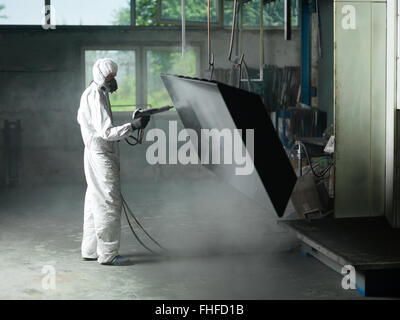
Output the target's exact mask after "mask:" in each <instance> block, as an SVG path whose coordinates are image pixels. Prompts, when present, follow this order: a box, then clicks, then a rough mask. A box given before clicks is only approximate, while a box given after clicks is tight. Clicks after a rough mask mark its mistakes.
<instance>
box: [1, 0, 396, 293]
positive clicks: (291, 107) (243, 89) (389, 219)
mask: <svg viewBox="0 0 400 320" xmlns="http://www.w3.org/2000/svg"><path fill="white" fill-rule="evenodd" d="M398 12H400V3H399V1H395V0H373V1H372V0H359V1H347V0H340V1H339V0H115V1H106V0H96V1H95V0H68V1H67V0H0V78H1V81H0V82H1V85H0V241H1V242H0V243H1V245H0V257H1V259H0V273H1V277H0V289H1V290H0V299H2V300H3V299H5V300H8V299H17V300H25V299H26V300H31V299H34V300H36V299H40V300H41V299H51V300H52V299H56V300H58V299H60V300H70V299H71V300H74V299H85V300H86V299H89V300H91V299H107V300H119V299H132V300H153V299H154V300H157V299H168V300H175V299H177V300H179V299H200V300H212V299H254V300H270V299H274V300H275V299H283V300H297V299H301V300H303V299H304V300H321V299H335V300H343V299H346V300H347V299H350V300H360V299H362V300H363V299H370V298H393V297H398V296H399V294H400V247H399V245H398V243H399V241H400V229H399V228H400V184H399V183H400V180H399V177H400V155H399V154H398V152H399V150H400V112H399V109H400V86H399V83H400V82H399V75H400V66H399V62H398V61H399V59H398V57H399V54H400V41H399V36H400V34H399V30H400V20H399V15H398ZM103 58H109V59H112V60H113V61H114V62H115V63H116V64H117V65H118V72H117V73H116V77H115V79H116V81H117V82H118V88H117V90H116V91H115V92H112V91H114V90H112V91H111V92H110V94H109V102H110V110H111V112H112V116H111V118H112V121H113V125H115V126H119V125H123V124H125V123H130V122H131V121H133V120H135V119H139V118H140V117H150V118H149V119H150V120H149V122H148V124H147V126H146V127H145V128H140V129H138V130H137V131H136V132H133V133H132V135H130V136H129V137H127V138H124V139H120V140H119V141H118V142H115V144H116V145H118V147H119V159H120V168H119V169H118V171H119V174H120V185H121V194H122V210H121V227H120V248H119V254H120V255H121V256H123V257H126V258H128V260H129V261H130V263H129V264H127V265H125V266H123V267H115V266H104V265H101V264H99V263H96V261H84V260H82V257H81V242H82V237H83V227H82V226H83V223H84V206H85V205H86V204H85V193H86V192H87V191H86V187H87V181H86V180H85V170H86V167H85V165H84V163H86V162H84V157H86V151H84V149H85V148H86V147H85V145H84V143H83V142H82V136H81V129H80V125H79V123H78V121H77V114H78V108H79V106H80V103H81V96H82V93H83V92H84V91H85V89H86V88H88V87H90V86H91V85H92V84H93V81H94V80H95V79H93V75H92V68H93V66H94V65H95V63H96V61H98V60H99V59H103ZM104 76H106V75H104ZM207 130H208V132H211V136H209V137H211V138H210V140H211V141H212V142H215V141H214V140H213V139H214V138H216V139H217V140H218V139H219V143H218V144H217V145H216V146H215V145H210V144H207V145H205V142H204V141H203V138H204V136H203V134H204V132H205V131H207ZM226 132H229V133H230V132H232V133H234V134H233V136H227V135H223V134H222V133H226ZM252 133H253V135H251V134H252ZM195 137H197V138H198V139H197V140H196V139H194V138H195ZM229 137H230V138H231V140H230V138H229ZM194 142H195V143H194ZM228 142H229V143H228ZM193 143H194V144H193ZM232 146H233V147H232ZM236 147H237V149H236ZM233 149H234V150H233ZM232 150H233V151H232ZM175 151H176V152H175ZM174 152H175V155H174ZM216 152H217V153H220V155H221V157H219V158H218V159H214V158H212V159H211V155H212V156H214V153H216ZM232 152H233V154H234V157H233V160H232V158H231V159H230V160H231V161H225V162H224V161H223V160H227V157H228V158H229V156H230V155H231V154H232ZM84 153H85V154H84ZM176 153H177V155H176ZM243 154H244V155H245V156H243ZM222 155H223V156H222ZM207 156H210V159H208V160H207V159H206V157H207ZM236 156H237V157H236ZM182 159H183V160H182ZM238 159H240V161H239V160H238ZM203 160H204V161H203ZM214 160H215V161H214ZM218 160H220V161H219V162H218ZM247 169H248V170H247ZM246 170H247V171H246ZM238 172H239V173H238ZM240 172H242V173H240ZM243 172H244V173H243ZM118 181H119V180H118ZM95 224H96V221H95Z"/></svg>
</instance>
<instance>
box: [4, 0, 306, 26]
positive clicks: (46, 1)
mask: <svg viewBox="0 0 400 320" xmlns="http://www.w3.org/2000/svg"><path fill="white" fill-rule="evenodd" d="M130 1H131V23H130V25H56V29H50V30H52V32H57V29H59V30H79V31H82V30H133V29H157V30H162V29H165V30H171V29H172V30H173V29H177V30H178V29H180V25H181V23H180V21H178V20H172V21H169V20H161V21H162V22H160V21H159V16H160V15H161V12H159V9H158V7H159V5H158V3H160V1H161V0H156V1H157V3H156V7H157V9H156V10H157V12H156V21H157V23H166V24H170V26H159V25H152V26H137V25H136V0H130ZM164 1H165V0H164ZM224 1H226V0H217V10H218V12H217V22H212V23H211V24H210V25H211V29H212V30H218V29H222V30H228V29H231V28H232V26H225V23H224ZM297 1H298V8H299V10H298V17H297V19H298V24H297V26H293V25H292V30H300V28H301V27H300V25H301V0H297ZM46 5H51V0H43V6H46ZM160 8H161V7H160ZM43 15H44V17H45V15H46V12H45V13H43ZM186 26H187V27H188V29H189V28H190V29H195V30H204V29H205V28H206V26H207V23H206V22H189V21H186ZM7 29H17V30H18V29H25V30H26V29H38V30H43V31H44V32H45V31H48V30H44V29H43V28H42V26H41V25H40V24H34V25H29V24H0V30H7ZM259 29H260V27H259V26H243V30H259ZM283 29H284V27H283V26H278V27H273V26H268V27H267V26H264V30H265V31H268V30H283Z"/></svg>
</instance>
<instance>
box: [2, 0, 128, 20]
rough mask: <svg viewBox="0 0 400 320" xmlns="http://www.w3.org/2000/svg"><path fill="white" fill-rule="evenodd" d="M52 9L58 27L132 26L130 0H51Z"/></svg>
mask: <svg viewBox="0 0 400 320" xmlns="http://www.w3.org/2000/svg"><path fill="white" fill-rule="evenodd" d="M0 1H1V0H0ZM26 2H28V1H26ZM42 2H43V1H42ZM51 8H52V10H55V17H56V25H86V26H88V25H93V26H102V25H104V26H106V25H130V24H131V13H130V12H131V10H130V0H113V1H110V0H85V1H82V0H68V1H66V0H51Z"/></svg>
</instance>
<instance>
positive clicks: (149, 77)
mask: <svg viewBox="0 0 400 320" xmlns="http://www.w3.org/2000/svg"><path fill="white" fill-rule="evenodd" d="M106 57H107V58H111V59H113V60H114V61H115V62H116V63H117V64H118V74H117V77H116V79H117V82H118V90H117V91H116V92H114V93H112V94H110V102H111V109H112V111H113V112H115V111H133V110H135V108H136V107H137V106H138V105H140V106H141V107H143V106H150V107H153V108H154V107H161V106H165V105H172V101H171V99H170V97H169V95H168V92H167V90H166V89H165V87H164V84H163V82H162V80H161V77H160V74H161V73H172V74H180V75H185V76H189V77H196V76H198V72H199V58H198V57H199V49H198V48H188V49H187V50H186V52H185V56H184V57H182V52H181V49H180V48H176V47H146V48H145V47H136V48H135V49H134V50H131V49H125V50H97V49H96V50H95V49H86V50H85V52H84V59H85V85H86V87H87V86H88V85H89V84H90V82H91V81H92V79H93V76H92V68H93V65H94V63H95V62H96V60H97V59H100V58H106ZM136 68H137V69H136ZM136 74H138V75H142V77H143V81H141V82H140V83H137V82H136Z"/></svg>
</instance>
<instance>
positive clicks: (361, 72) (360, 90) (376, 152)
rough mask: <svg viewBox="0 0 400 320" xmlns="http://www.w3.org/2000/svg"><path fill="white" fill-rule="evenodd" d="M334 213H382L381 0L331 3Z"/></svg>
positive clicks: (383, 33) (383, 79) (383, 24)
mask: <svg viewBox="0 0 400 320" xmlns="http://www.w3.org/2000/svg"><path fill="white" fill-rule="evenodd" d="M334 21H335V27H334V41H335V44H334V61H335V62H334V100H335V101H334V108H335V109H334V124H335V154H336V169H335V217H337V218H347V217H367V216H381V215H384V214H385V174H386V173H385V165H386V164H385V161H386V145H385V137H386V128H385V126H386V1H376V0H375V1H366V0H364V1H360V0H359V1H356V2H353V1H335V3H334Z"/></svg>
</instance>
